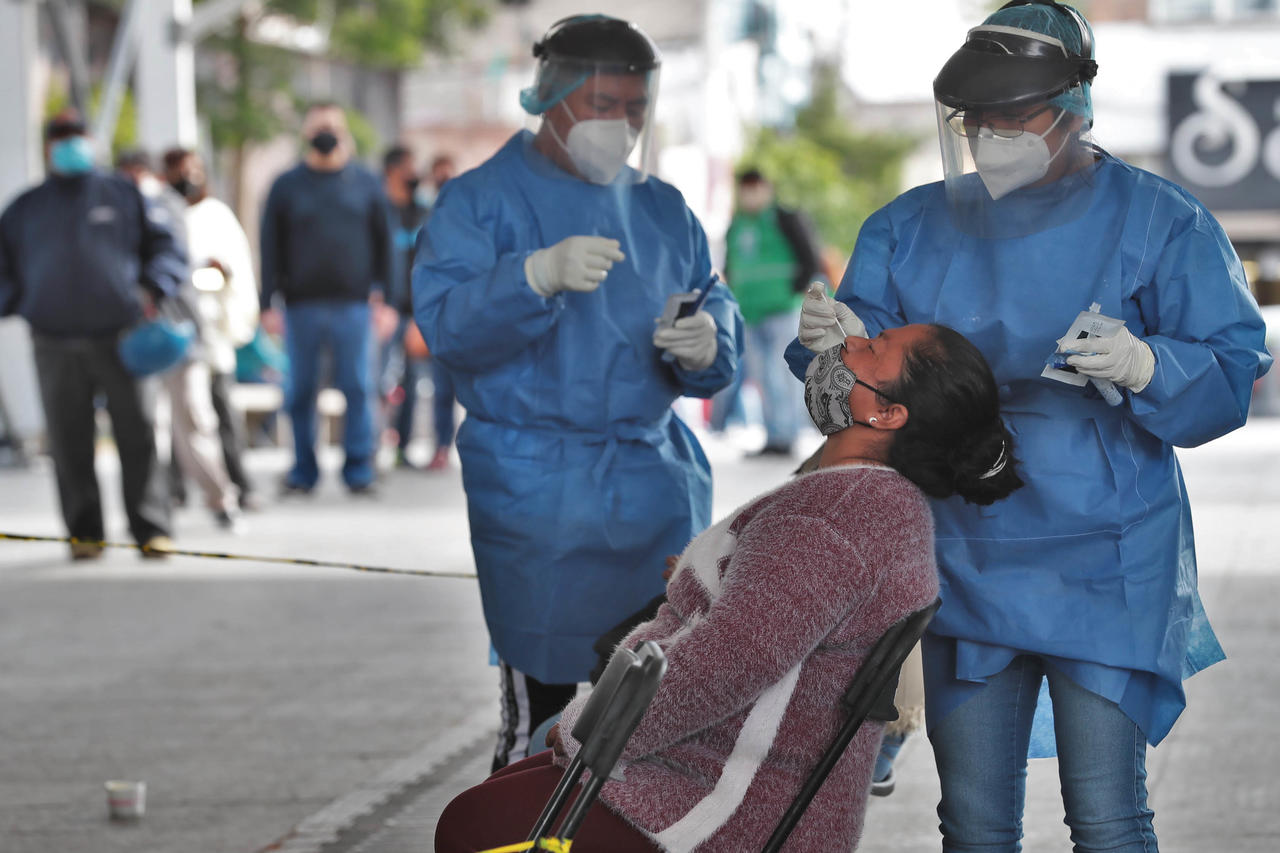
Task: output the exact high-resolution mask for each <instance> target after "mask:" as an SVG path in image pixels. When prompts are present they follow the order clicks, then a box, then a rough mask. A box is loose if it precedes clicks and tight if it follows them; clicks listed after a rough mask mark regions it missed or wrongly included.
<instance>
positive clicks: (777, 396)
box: [743, 311, 804, 447]
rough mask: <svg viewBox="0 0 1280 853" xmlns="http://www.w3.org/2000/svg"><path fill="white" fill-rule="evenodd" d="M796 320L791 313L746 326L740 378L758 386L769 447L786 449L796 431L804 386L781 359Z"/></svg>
mask: <svg viewBox="0 0 1280 853" xmlns="http://www.w3.org/2000/svg"><path fill="white" fill-rule="evenodd" d="M799 320H800V312H798V311H795V312H788V313H786V314H774V315H773V316H771V317H766V318H764V319H763V320H761V321H760V322H759V323H756V324H754V325H750V326H747V340H746V347H745V349H744V350H743V369H744V378H745V379H746V380H748V381H751V382H755V383H756V384H757V385H758V386H759V387H760V402H761V406H760V408H761V409H762V410H763V412H764V429H765V444H767V445H769V446H770V447H790V446H791V444H792V442H794V441H795V440H796V435H797V434H798V433H799V431H800V421H801V412H802V406H803V405H804V385H803V384H801V383H799V382H797V381H796V379H795V377H794V376H792V375H791V369H790V368H788V367H787V362H786V359H785V357H784V354H785V353H786V351H787V345H788V344H790V343H791V341H792V340H794V339H795V336H796V326H797V324H798V323H799Z"/></svg>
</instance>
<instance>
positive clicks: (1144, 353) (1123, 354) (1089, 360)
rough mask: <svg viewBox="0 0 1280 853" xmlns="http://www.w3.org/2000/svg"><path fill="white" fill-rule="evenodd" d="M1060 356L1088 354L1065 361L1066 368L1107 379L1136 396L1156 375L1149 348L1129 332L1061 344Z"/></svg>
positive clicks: (1154, 362) (1059, 345)
mask: <svg viewBox="0 0 1280 853" xmlns="http://www.w3.org/2000/svg"><path fill="white" fill-rule="evenodd" d="M1058 351H1059V352H1068V351H1075V352H1087V353H1088V355H1072V356H1068V357H1067V364H1069V365H1071V366H1072V367H1074V368H1075V369H1076V370H1078V371H1080V372H1081V373H1083V374H1084V375H1085V376H1092V377H1094V378H1096V379H1110V380H1111V381H1112V382H1114V383H1116V384H1117V385H1123V386H1125V387H1126V388H1128V389H1129V390H1131V391H1133V392H1134V393H1137V392H1139V391H1141V390H1142V389H1143V388H1146V387H1147V384H1148V383H1150V382H1151V377H1152V376H1153V375H1155V372H1156V357H1155V354H1154V353H1152V352H1151V347H1149V346H1147V344H1146V343H1145V342H1144V341H1142V340H1140V339H1138V338H1136V337H1134V336H1133V334H1132V333H1131V332H1130V331H1129V330H1128V329H1120V330H1119V331H1118V332H1116V333H1115V334H1114V335H1112V336H1111V337H1109V338H1088V339H1086V340H1074V341H1070V340H1066V339H1063V340H1060V341H1058Z"/></svg>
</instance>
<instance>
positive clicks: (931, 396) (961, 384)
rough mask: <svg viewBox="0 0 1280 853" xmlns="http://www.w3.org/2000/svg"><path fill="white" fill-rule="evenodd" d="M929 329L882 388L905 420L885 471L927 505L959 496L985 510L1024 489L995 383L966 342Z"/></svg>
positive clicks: (943, 329)
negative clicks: (915, 490)
mask: <svg viewBox="0 0 1280 853" xmlns="http://www.w3.org/2000/svg"><path fill="white" fill-rule="evenodd" d="M929 329H930V331H931V332H932V335H930V336H929V338H928V339H926V340H925V341H923V342H921V343H919V344H917V345H916V346H915V347H914V348H913V349H912V350H911V351H909V352H908V353H907V354H906V355H905V357H904V358H903V361H902V374H901V375H900V376H899V377H898V380H897V382H894V383H891V384H887V385H885V386H884V393H885V395H886V396H887V397H891V398H892V399H893V400H897V401H901V403H902V404H903V405H905V406H906V407H907V410H908V412H909V413H910V415H909V417H908V418H907V423H906V425H905V426H904V427H903V428H902V429H900V430H898V432H897V433H896V435H895V437H894V441H893V445H892V446H891V447H890V449H889V464H890V465H892V466H893V467H894V468H896V469H897V470H898V471H899V472H900V473H901V474H902V475H903V476H904V477H906V478H907V479H909V480H910V481H911V482H913V483H915V484H916V485H917V486H919V487H920V490H921V491H923V492H924V493H925V494H926V495H929V496H930V497H933V498H947V497H950V496H951V495H959V496H960V497H962V498H964V499H965V500H966V501H968V502H969V503H974V504H981V505H983V506H985V505H987V504H990V503H993V502H995V501H998V500H1000V499H1001V498H1003V497H1006V496H1007V495H1009V494H1010V493H1011V492H1013V491H1014V490H1016V489H1018V488H1020V487H1021V486H1022V484H1023V483H1022V478H1021V477H1019V476H1018V470H1017V467H1018V460H1017V459H1016V458H1015V456H1014V452H1013V451H1014V447H1013V437H1012V436H1011V435H1010V434H1009V430H1008V429H1007V428H1006V427H1005V425H1004V421H1002V420H1001V419H1000V400H999V395H998V393H997V391H996V380H995V377H994V376H993V375H992V374H991V367H990V366H989V365H988V364H987V360H986V359H985V358H983V357H982V353H981V352H979V351H978V348H977V347H975V346H974V345H973V344H971V343H970V342H969V341H968V339H966V338H965V336H964V335H962V334H960V333H959V332H957V331H955V330H954V329H950V328H948V327H946V326H940V325H937V324H930V325H929Z"/></svg>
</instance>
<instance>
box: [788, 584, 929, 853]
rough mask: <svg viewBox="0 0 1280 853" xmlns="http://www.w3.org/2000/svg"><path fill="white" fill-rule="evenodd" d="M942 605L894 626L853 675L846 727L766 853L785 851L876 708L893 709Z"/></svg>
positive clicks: (847, 696)
mask: <svg viewBox="0 0 1280 853" xmlns="http://www.w3.org/2000/svg"><path fill="white" fill-rule="evenodd" d="M941 604H942V601H941V600H935V601H934V602H933V603H932V604H930V605H929V606H928V607H925V608H923V609H921V610H917V611H916V612H914V613H912V614H910V615H908V616H906V617H905V618H903V619H902V620H900V621H898V622H896V623H894V624H893V625H892V626H891V627H890V628H889V630H887V631H885V632H884V634H883V635H882V636H881V637H880V639H879V640H877V641H876V644H875V646H873V647H872V649H871V652H870V654H868V655H867V659H866V660H864V661H863V662H862V666H860V667H858V671H857V672H856V673H854V676H853V680H852V681H850V682H849V689H848V690H846V691H845V693H844V696H843V698H842V699H841V702H842V704H843V705H844V706H845V708H846V709H848V716H847V717H846V718H845V722H844V725H843V726H841V728H840V731H839V732H838V733H837V734H836V736H835V738H834V739H833V740H832V741H831V743H830V745H829V746H828V747H827V749H826V751H825V752H824V753H823V754H822V758H820V759H819V760H818V763H817V765H816V766H815V767H814V768H813V771H812V772H811V773H810V774H809V778H808V779H806V780H805V783H804V785H803V786H801V788H800V793H798V794H796V797H795V799H794V800H792V801H791V806H790V807H789V808H788V809H787V811H786V813H785V814H784V815H783V816H782V819H781V820H780V821H778V826H777V827H776V828H775V829H774V831H773V835H771V836H769V840H768V841H767V842H765V845H764V848H763V850H764V853H777V851H779V850H781V849H782V845H783V844H784V843H785V842H786V840H787V836H789V835H790V834H791V831H792V830H793V829H795V828H796V824H797V823H799V822H800V818H801V816H802V815H804V812H805V809H807V808H809V803H810V802H811V801H812V800H813V798H814V795H815V794H817V793H818V789H819V788H821V787H822V783H823V782H825V781H826V779H827V776H828V775H829V774H830V773H831V770H832V768H834V767H835V766H836V762H837V761H839V760H840V756H842V755H843V754H844V751H845V748H846V747H848V745H849V742H850V741H852V740H853V736H854V735H856V734H857V733H858V729H859V728H861V726H862V723H863V722H864V721H865V720H866V719H867V717H868V716H870V715H871V712H872V711H873V709H878V708H880V707H883V706H884V705H885V703H886V701H887V702H888V704H889V705H890V706H892V703H893V690H894V688H895V687H896V686H897V682H898V671H899V670H900V669H901V668H902V662H903V661H904V660H906V659H907V655H909V654H910V653H911V649H912V648H913V647H914V646H915V644H916V643H918V642H919V641H920V637H921V636H922V635H923V634H924V631H925V628H927V627H928V626H929V620H931V619H932V618H933V614H934V613H936V612H937V610H938V607H939V606H940V605H941Z"/></svg>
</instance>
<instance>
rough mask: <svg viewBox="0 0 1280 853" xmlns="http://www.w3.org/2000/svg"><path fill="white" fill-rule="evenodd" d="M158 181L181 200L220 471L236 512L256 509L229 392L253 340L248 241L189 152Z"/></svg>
mask: <svg viewBox="0 0 1280 853" xmlns="http://www.w3.org/2000/svg"><path fill="white" fill-rule="evenodd" d="M164 176H165V180H167V181H168V182H169V186H171V187H173V189H174V190H175V191H176V192H177V193H178V194H179V195H181V196H182V197H183V198H184V199H185V200H186V202H187V208H186V214H185V224H186V231H187V244H188V245H187V252H188V255H189V256H190V258H191V269H192V280H193V282H194V284H195V288H196V291H197V294H198V308H199V312H200V319H201V323H202V329H201V331H202V338H203V344H204V357H205V361H206V362H207V364H208V366H209V371H210V390H211V392H212V397H213V408H214V410H215V411H216V412H217V416H218V436H219V439H220V441H221V443H222V454H223V458H224V460H225V462H226V466H227V473H228V475H230V477H231V482H232V483H234V484H235V485H236V487H237V488H238V489H239V491H240V497H239V500H240V508H241V509H256V508H257V507H258V501H257V499H256V497H255V495H254V493H253V484H252V483H251V482H250V480H249V478H248V476H247V475H246V473H245V470H244V463H243V461H242V460H241V453H242V451H243V449H244V444H245V442H244V436H243V429H242V426H243V418H242V417H241V416H240V413H238V412H236V411H235V410H234V409H233V407H232V405H231V399H230V393H229V385H230V384H231V383H232V382H233V381H234V379H235V369H236V348H237V347H241V346H244V345H245V344H247V343H249V342H250V341H251V340H253V336H254V332H255V331H256V330H257V328H258V280H257V277H256V275H255V274H254V264H253V255H252V253H251V251H250V248H249V238H248V236H246V234H245V232H244V228H242V227H241V226H240V222H239V220H237V219H236V215H235V213H234V212H233V211H232V210H231V208H230V207H228V206H227V205H226V204H224V203H223V202H222V201H220V200H219V199H216V198H214V197H213V196H211V195H209V186H208V176H207V175H206V173H205V168H204V162H203V161H202V160H201V158H200V155H199V154H197V153H196V152H195V151H192V150H190V149H186V148H172V149H170V150H169V151H167V152H165V155H164Z"/></svg>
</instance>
